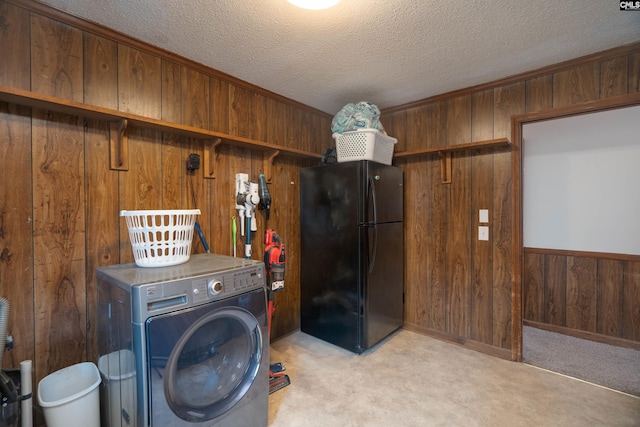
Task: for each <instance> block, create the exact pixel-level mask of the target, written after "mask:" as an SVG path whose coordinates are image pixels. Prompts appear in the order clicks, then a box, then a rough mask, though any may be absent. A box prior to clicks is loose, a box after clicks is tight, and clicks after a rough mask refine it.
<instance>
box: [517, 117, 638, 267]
mask: <svg viewBox="0 0 640 427" xmlns="http://www.w3.org/2000/svg"><path fill="white" fill-rule="evenodd" d="M522 136H523V141H524V142H523V181H522V188H523V221H524V223H523V233H524V236H523V237H524V246H525V247H534V248H548V249H565V250H578V251H592V252H611V253H619V254H635V255H640V106H635V107H627V108H621V109H617V110H610V111H603V112H597V113H590V114H584V115H580V116H573V117H567V118H561V119H554V120H546V121H542V122H535V123H527V124H525V125H523V130H522Z"/></svg>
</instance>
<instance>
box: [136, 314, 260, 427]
mask: <svg viewBox="0 0 640 427" xmlns="http://www.w3.org/2000/svg"><path fill="white" fill-rule="evenodd" d="M194 317H195V318H194ZM148 327H149V332H150V337H149V339H150V349H152V348H153V347H154V345H153V344H154V343H153V342H152V341H153V340H155V344H158V343H159V342H160V341H162V340H164V344H169V345H160V346H159V347H164V348H165V350H166V351H167V353H168V350H170V353H169V354H168V358H166V356H165V357H162V355H161V354H158V353H156V357H155V358H154V357H153V355H152V365H153V366H154V367H155V369H152V371H151V375H152V377H153V376H155V377H156V378H155V380H154V379H152V383H153V382H154V381H155V382H156V385H160V381H162V384H163V393H162V394H163V396H161V395H160V394H161V390H160V389H159V387H157V386H156V387H154V386H153V384H152V394H154V395H153V396H152V401H153V405H154V417H155V415H156V414H157V412H156V411H157V410H158V409H159V408H158V405H159V406H165V405H166V406H168V408H169V409H170V411H171V412H172V413H173V414H175V415H176V416H178V417H179V418H181V419H182V420H184V421H187V422H204V421H208V420H212V419H214V418H217V417H219V416H221V415H223V414H224V413H225V412H227V411H228V410H229V409H231V408H232V407H233V406H234V405H235V404H236V403H238V402H239V401H240V400H241V399H242V398H243V396H244V395H245V394H246V393H247V391H248V390H249V388H250V387H251V385H252V383H253V382H254V380H255V378H256V375H257V373H258V370H259V367H260V361H261V359H262V348H263V341H262V334H261V332H260V324H259V322H258V320H257V319H256V318H255V317H254V316H253V315H252V314H251V313H250V312H249V311H247V310H245V309H243V308H240V307H237V306H235V307H234V306H226V307H222V308H218V309H212V308H211V307H209V308H208V309H207V310H204V309H203V308H199V309H198V310H195V311H191V312H189V313H183V314H175V315H173V316H169V317H163V318H160V319H156V320H155V321H153V322H150V323H149V324H148ZM185 328H186V329H185ZM181 329H182V330H183V332H181ZM172 336H174V337H175V338H174V339H172V338H171V337H172ZM154 337H155V338H154ZM172 341H173V342H175V344H174V345H173V346H171V345H170V343H171V342H172ZM155 347H156V349H157V348H158V346H157V345H156V346H155ZM165 354H166V353H165ZM158 356H159V357H158ZM163 359H164V360H163ZM165 361H166V362H165ZM158 362H160V363H158ZM165 363H166V364H165ZM161 365H164V366H161ZM154 370H155V372H154ZM165 415H166V414H165ZM165 421H166V418H165Z"/></svg>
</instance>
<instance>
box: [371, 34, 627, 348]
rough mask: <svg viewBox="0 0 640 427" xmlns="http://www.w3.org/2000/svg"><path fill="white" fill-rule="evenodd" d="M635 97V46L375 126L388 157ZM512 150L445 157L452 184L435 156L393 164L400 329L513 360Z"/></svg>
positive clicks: (439, 100)
mask: <svg viewBox="0 0 640 427" xmlns="http://www.w3.org/2000/svg"><path fill="white" fill-rule="evenodd" d="M639 90H640V44H637V43H636V44H635V45H630V46H622V47H620V48H617V49H613V50H610V51H607V52H602V53H600V54H596V55H591V56H589V57H584V58H578V59H575V60H572V61H569V62H566V63H562V64H557V65H554V66H551V67H547V68H544V69H541V70H536V71H532V72H530V73H526V74H522V75H519V76H514V77H511V78H508V79H504V80H502V81H498V82H493V83H487V84H484V85H480V86H477V87H473V88H468V89H463V90H460V91H456V92H453V93H448V94H444V95H440V96H436V97H434V98H430V99H426V100H422V101H418V102H415V103H411V104H407V105H404V106H399V107H395V108H391V109H387V110H384V111H383V112H382V119H381V120H382V122H383V124H384V126H385V129H386V130H387V131H388V133H389V134H391V135H394V136H396V137H397V138H398V139H399V142H398V145H397V147H396V149H397V150H401V151H413V150H419V149H424V148H436V147H442V146H445V147H446V146H452V145H456V144H461V143H466V142H472V141H481V140H490V139H494V138H503V137H506V138H511V132H512V129H511V123H510V119H511V117H512V116H516V115H521V114H524V113H531V112H537V111H543V110H548V109H552V108H556V107H566V106H573V105H578V104H580V103H584V102H589V101H597V100H602V99H605V98H610V97H615V96H619V95H625V94H630V93H636V92H638V91H639ZM515 149H517V148H516V147H511V148H491V149H476V150H467V151H464V152H457V153H454V155H453V158H452V183H451V184H441V183H440V160H439V158H438V156H437V154H436V155H422V156H415V157H403V158H400V159H396V160H395V163H396V164H397V165H398V166H401V167H402V168H403V169H404V171H405V192H406V193H405V194H406V197H405V213H406V214H405V242H406V246H405V256H406V265H405V301H406V305H405V308H406V309H405V327H407V328H408V329H412V330H415V331H418V332H422V333H426V334H429V335H433V336H436V337H439V338H442V339H446V340H449V341H453V342H456V343H459V344H463V345H465V346H468V347H470V348H474V349H478V350H481V351H485V352H487V353H490V354H494V355H497V356H501V357H505V358H517V357H518V351H519V350H518V347H519V342H517V341H514V336H513V335H514V333H513V330H514V328H519V327H520V325H518V324H515V325H514V324H513V318H514V316H513V311H514V310H516V311H517V310H519V309H520V307H519V304H520V301H519V292H520V289H519V288H518V282H519V274H520V272H519V271H516V270H515V268H517V266H515V265H514V261H513V260H514V256H516V257H517V256H518V251H520V248H514V244H515V243H514V233H517V228H516V227H517V223H515V221H516V219H515V218H518V214H519V213H518V212H515V208H516V207H517V205H515V202H514V200H515V197H516V196H517V195H514V194H512V191H513V190H512V184H513V179H514V177H513V175H512V174H513V172H512V152H511V151H512V150H515ZM480 209H489V216H490V218H489V241H478V239H477V227H478V225H479V210H480ZM514 251H516V252H514ZM636 286H637V285H636ZM636 292H637V290H636ZM513 298H516V299H515V301H516V304H513V301H514V299H513ZM634 298H635V299H631V300H629V299H628V298H627V296H626V295H625V296H624V297H623V299H624V301H625V302H624V304H632V308H631V309H632V310H636V311H637V310H640V307H638V305H637V297H634ZM601 326H602V327H605V328H607V326H606V325H601ZM516 338H518V337H516ZM635 339H637V338H635Z"/></svg>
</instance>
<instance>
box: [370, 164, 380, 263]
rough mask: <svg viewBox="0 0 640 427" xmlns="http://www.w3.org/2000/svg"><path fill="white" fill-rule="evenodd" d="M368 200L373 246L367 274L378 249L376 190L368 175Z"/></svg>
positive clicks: (374, 261)
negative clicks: (371, 212) (370, 207)
mask: <svg viewBox="0 0 640 427" xmlns="http://www.w3.org/2000/svg"><path fill="white" fill-rule="evenodd" d="M368 181H369V200H370V201H371V206H372V208H373V209H372V210H373V223H371V222H370V223H369V226H370V227H371V228H372V231H373V244H372V245H371V250H370V252H369V269H368V270H369V273H371V272H372V271H373V266H374V265H375V263H376V250H377V248H378V224H377V222H378V221H377V220H378V218H377V212H376V189H375V183H374V182H373V178H372V177H371V175H369V180H368Z"/></svg>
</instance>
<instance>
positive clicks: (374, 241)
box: [300, 161, 404, 353]
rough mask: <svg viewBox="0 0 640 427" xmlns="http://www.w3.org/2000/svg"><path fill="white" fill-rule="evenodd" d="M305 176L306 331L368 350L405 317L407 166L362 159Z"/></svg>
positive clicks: (303, 282)
mask: <svg viewBox="0 0 640 427" xmlns="http://www.w3.org/2000/svg"><path fill="white" fill-rule="evenodd" d="M300 176H301V179H300V216H301V220H300V226H301V229H300V233H301V262H300V270H301V271H300V309H301V313H300V321H301V325H300V329H301V330H302V331H303V332H305V333H307V334H310V335H313V336H315V337H317V338H320V339H322V340H325V341H327V342H330V343H332V344H335V345H337V346H340V347H342V348H345V349H347V350H350V351H353V352H355V353H362V352H363V351H365V350H367V349H368V348H370V347H372V346H373V345H375V344H376V343H378V342H380V340H382V339H383V338H385V337H386V336H388V335H389V334H391V333H392V332H393V331H395V330H396V329H398V328H399V327H401V326H402V322H403V315H404V307H403V289H404V271H403V261H404V254H403V251H404V244H403V242H404V238H403V222H402V220H403V185H402V178H403V175H402V169H400V168H397V167H394V166H387V165H383V164H380V163H375V162H371V161H356V162H347V163H337V164H332V165H325V166H317V167H311V168H304V169H302V170H301V172H300Z"/></svg>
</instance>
